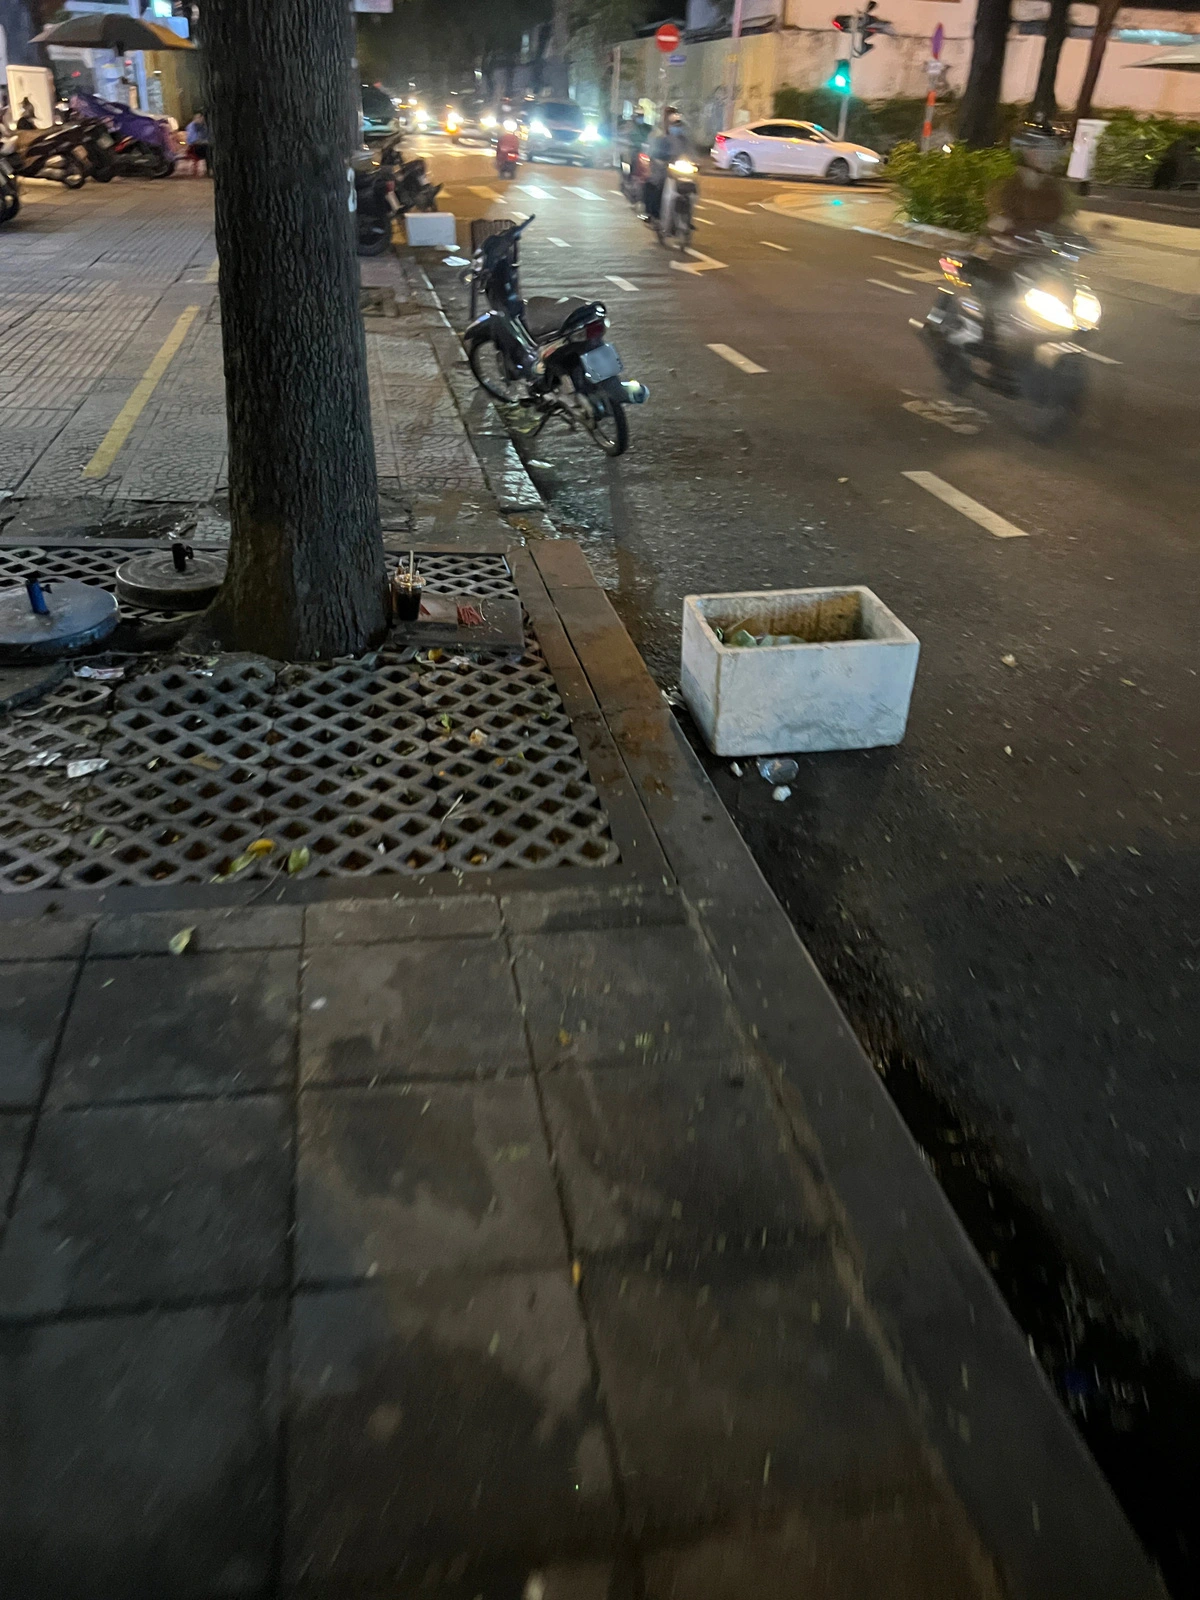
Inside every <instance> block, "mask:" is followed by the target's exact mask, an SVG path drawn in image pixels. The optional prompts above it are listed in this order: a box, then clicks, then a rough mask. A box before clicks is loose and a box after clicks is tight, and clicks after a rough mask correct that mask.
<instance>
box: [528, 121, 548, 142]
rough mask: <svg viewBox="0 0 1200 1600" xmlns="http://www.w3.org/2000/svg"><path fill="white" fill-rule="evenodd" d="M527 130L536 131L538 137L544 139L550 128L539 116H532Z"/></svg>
mask: <svg viewBox="0 0 1200 1600" xmlns="http://www.w3.org/2000/svg"><path fill="white" fill-rule="evenodd" d="M529 131H530V133H536V134H537V136H538V138H539V139H546V138H548V137H549V134H550V129H549V128H548V127H547V126H546V124H545V123H544V122H543V121H542V119H541V118H540V117H534V119H533V121H532V122H531V123H530V124H529Z"/></svg>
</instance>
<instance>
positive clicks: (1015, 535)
mask: <svg viewBox="0 0 1200 1600" xmlns="http://www.w3.org/2000/svg"><path fill="white" fill-rule="evenodd" d="M904 476H905V477H906V478H907V479H908V480H909V482H910V483H915V484H916V485H917V487H918V488H920V489H924V490H925V491H926V493H928V494H931V495H933V496H934V497H935V499H938V500H941V501H942V503H943V504H944V505H948V506H950V507H951V508H952V509H953V510H955V511H957V512H959V513H960V514H961V515H962V516H964V517H970V519H971V521H972V522H976V523H978V524H979V526H980V527H981V528H986V530H987V531H988V533H990V534H991V535H992V536H993V537H994V538H996V539H1028V537H1029V535H1028V534H1027V533H1026V532H1025V529H1024V528H1018V527H1016V526H1015V524H1013V523H1011V522H1008V521H1007V520H1006V519H1005V518H1004V517H1001V516H998V515H997V513H996V512H995V511H989V510H988V508H987V506H981V505H980V503H979V501H978V500H972V499H971V496H970V495H969V494H964V493H963V492H962V490H961V489H956V488H955V487H954V485H953V484H952V483H947V482H946V480H945V479H944V478H939V477H938V476H937V474H936V473H934V472H906V473H905V474H904Z"/></svg>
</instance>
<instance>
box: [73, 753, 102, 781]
mask: <svg viewBox="0 0 1200 1600" xmlns="http://www.w3.org/2000/svg"><path fill="white" fill-rule="evenodd" d="M107 765H108V762H107V761H106V760H104V759H103V757H100V756H95V757H90V758H89V759H88V760H86V761H68V762H67V777H68V778H87V777H90V776H91V774H92V773H93V772H103V771H104V769H105V767H106V766H107Z"/></svg>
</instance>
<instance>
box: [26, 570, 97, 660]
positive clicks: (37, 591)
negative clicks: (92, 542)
mask: <svg viewBox="0 0 1200 1600" xmlns="http://www.w3.org/2000/svg"><path fill="white" fill-rule="evenodd" d="M119 616H120V610H119V608H118V606H117V602H116V600H115V599H114V598H113V596H112V595H111V594H109V593H108V591H107V589H100V588H97V587H96V585H95V584H91V583H80V582H79V580H78V579H77V578H45V579H39V578H37V577H29V578H27V579H26V580H25V582H24V583H23V584H22V585H21V586H20V587H19V588H12V589H2V590H0V661H5V662H10V663H21V662H25V661H45V660H52V659H54V658H55V657H56V656H67V655H74V654H75V653H76V652H77V651H79V650H85V649H86V648H87V647H88V645H90V644H96V643H98V642H99V641H100V640H101V639H106V638H107V637H108V635H109V634H110V633H111V632H112V631H113V629H114V628H115V627H116V625H117V619H118V617H119Z"/></svg>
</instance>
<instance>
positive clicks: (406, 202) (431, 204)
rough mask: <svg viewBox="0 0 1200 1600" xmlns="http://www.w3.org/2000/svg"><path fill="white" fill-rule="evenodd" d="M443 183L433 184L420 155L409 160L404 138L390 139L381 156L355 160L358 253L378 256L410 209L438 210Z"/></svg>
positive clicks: (364, 156)
mask: <svg viewBox="0 0 1200 1600" xmlns="http://www.w3.org/2000/svg"><path fill="white" fill-rule="evenodd" d="M441 192H442V186H441V184H440V183H430V182H429V179H428V177H427V175H426V171H425V163H424V161H422V160H421V159H420V158H419V157H417V158H416V159H414V160H412V161H406V160H405V159H404V154H403V152H402V150H401V148H400V139H399V137H398V136H397V137H395V138H392V139H389V140H388V141H387V143H386V144H384V145H381V146H380V148H379V151H378V154H377V156H373V155H368V154H367V153H366V152H364V153H363V154H362V155H361V156H359V157H357V158H356V160H355V168H354V197H355V205H356V209H357V213H358V253H359V255H360V256H378V255H382V254H383V252H384V251H385V250H386V249H387V248H388V246H389V245H390V244H391V242H392V222H393V220H394V219H395V218H396V217H400V216H403V215H404V213H405V212H406V211H436V210H437V197H438V195H439V194H440V193H441Z"/></svg>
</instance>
